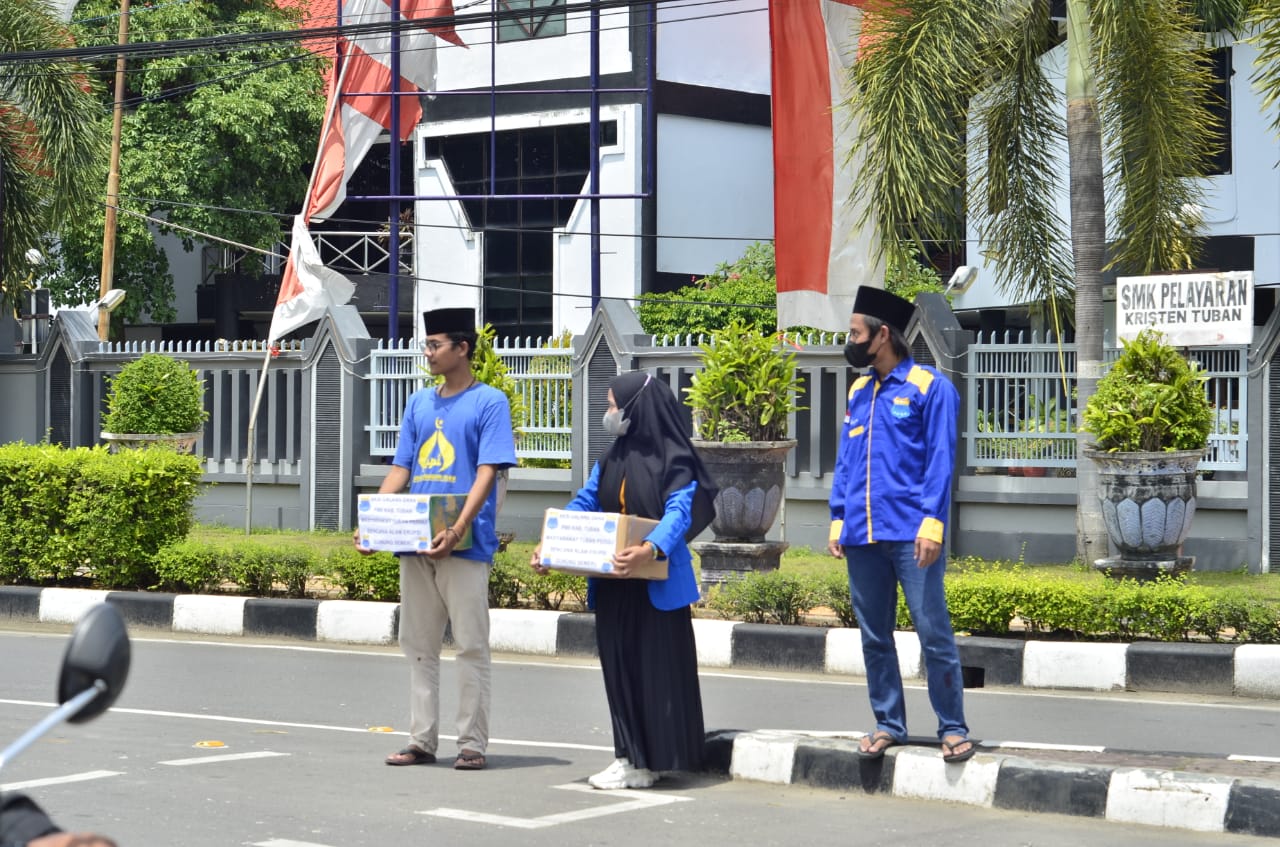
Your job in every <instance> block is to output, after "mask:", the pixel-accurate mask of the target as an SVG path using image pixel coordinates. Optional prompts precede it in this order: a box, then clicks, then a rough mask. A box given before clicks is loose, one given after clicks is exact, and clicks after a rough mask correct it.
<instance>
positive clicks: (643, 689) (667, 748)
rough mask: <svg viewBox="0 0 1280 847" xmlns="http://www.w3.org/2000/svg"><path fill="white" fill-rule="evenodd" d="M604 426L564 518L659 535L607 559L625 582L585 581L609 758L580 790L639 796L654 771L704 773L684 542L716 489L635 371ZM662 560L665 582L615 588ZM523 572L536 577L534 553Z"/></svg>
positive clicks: (698, 527)
mask: <svg viewBox="0 0 1280 847" xmlns="http://www.w3.org/2000/svg"><path fill="white" fill-rule="evenodd" d="M604 426H605V429H606V430H607V431H608V432H610V433H611V434H612V435H614V436H615V438H614V441H613V444H612V445H611V446H610V447H609V449H608V451H606V453H605V455H604V456H603V457H602V458H601V459H600V461H599V462H598V463H597V464H596V466H595V467H594V468H593V469H592V471H591V477H590V478H589V479H588V480H587V483H586V485H584V486H583V487H582V489H581V490H579V491H578V494H577V496H575V497H574V498H573V500H572V501H571V502H570V503H569V505H568V506H566V507H565V508H566V509H569V510H575V511H584V512H620V513H624V514H629V515H636V516H638V517H642V518H650V519H652V520H656V521H658V525H657V527H655V528H654V530H653V531H652V532H650V533H649V534H648V535H647V536H646V537H645V539H644V541H643V542H641V543H640V544H638V545H635V546H632V547H628V548H626V549H624V550H622V551H621V552H619V553H618V554H617V555H616V556H615V557H614V573H615V574H616V575H617V576H619V577H624V578H621V579H613V578H608V579H605V578H600V579H595V578H593V579H591V580H590V591H589V594H588V602H589V604H592V605H593V608H594V609H595V611H596V643H597V646H598V648H599V652H600V667H601V669H602V670H603V671H604V683H605V693H606V695H607V696H608V700H609V714H610V716H611V718H612V721H613V746H614V755H615V756H616V757H617V759H616V760H615V761H614V763H613V764H612V765H610V766H609V767H608V768H606V769H605V770H603V771H601V772H600V773H598V774H595V775H594V776H592V777H590V779H588V782H590V784H591V785H592V786H593V787H595V788H600V789H612V788H648V787H649V786H651V785H653V783H654V782H655V781H656V780H657V779H658V774H659V773H660V772H661V771H690V770H696V769H698V767H700V765H701V764H702V750H703V744H704V730H703V723H702V695H701V693H700V690H699V688H698V656H697V650H696V648H695V646H694V640H693V620H692V615H691V614H690V611H689V606H690V604H692V603H695V602H697V601H698V598H699V594H698V583H697V580H696V579H695V578H694V574H693V556H692V554H691V553H690V552H689V546H688V542H689V541H690V540H691V539H693V538H694V537H695V536H696V535H697V534H698V533H700V532H701V531H702V530H703V529H705V528H706V527H707V525H708V524H710V523H711V520H712V518H713V517H714V516H715V506H714V503H715V497H716V491H717V488H716V484H715V481H714V480H713V479H712V478H711V474H710V473H709V472H708V471H707V468H706V466H705V465H704V464H703V463H702V460H701V459H700V458H699V457H698V455H697V453H696V452H695V451H694V448H693V443H692V442H691V441H690V439H689V424H688V423H686V422H685V419H684V416H683V415H682V414H681V409H680V407H679V405H678V404H677V402H676V398H675V396H674V395H673V394H672V393H671V389H670V388H668V387H667V385H666V384H665V383H662V382H660V381H658V380H655V379H653V378H652V377H651V376H650V375H648V374H645V373H641V372H632V373H625V374H622V375H620V376H617V377H615V378H614V379H613V380H612V381H611V382H610V383H609V411H608V412H607V413H606V414H605V416H604ZM663 558H665V559H666V561H667V578H666V579H665V580H642V579H627V578H625V577H626V576H627V575H628V574H629V573H630V572H631V570H632V569H633V568H635V567H636V566H638V565H642V564H645V563H647V562H650V561H653V560H655V559H663ZM532 564H533V566H534V567H535V568H537V569H538V570H544V569H543V568H542V567H541V562H540V553H539V551H537V550H535V551H534V554H533V561H532Z"/></svg>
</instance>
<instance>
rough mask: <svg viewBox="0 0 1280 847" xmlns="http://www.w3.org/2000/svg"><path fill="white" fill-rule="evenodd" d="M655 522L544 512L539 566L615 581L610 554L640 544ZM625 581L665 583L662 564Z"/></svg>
mask: <svg viewBox="0 0 1280 847" xmlns="http://www.w3.org/2000/svg"><path fill="white" fill-rule="evenodd" d="M657 525H658V522H657V521H652V520H649V519H648V518H638V517H636V516H635V515H620V514H618V513H616V512H569V511H565V510H563V509H547V512H546V514H545V515H544V516H543V519H542V545H541V552H542V564H543V565H544V566H545V567H548V568H552V569H554V570H558V571H567V572H569V573H580V574H586V575H587V576H603V577H611V578H615V579H616V578H617V577H616V576H615V574H614V573H613V554H614V553H617V552H618V551H619V550H622V549H623V548H624V547H631V546H634V545H636V544H640V543H642V542H643V541H644V538H645V536H646V535H648V534H649V533H650V532H652V531H653V528H654V527H655V526H657ZM629 578H634V579H666V578H667V562H666V560H665V559H664V560H662V561H656V562H650V563H648V564H646V565H642V566H641V567H639V568H635V569H633V570H632V571H631V574H630V576H629Z"/></svg>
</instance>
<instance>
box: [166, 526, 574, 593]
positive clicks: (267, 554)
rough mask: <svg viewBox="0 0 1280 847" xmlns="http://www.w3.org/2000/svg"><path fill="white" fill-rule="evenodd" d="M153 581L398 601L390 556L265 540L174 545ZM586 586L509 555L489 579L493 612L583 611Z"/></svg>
mask: <svg viewBox="0 0 1280 847" xmlns="http://www.w3.org/2000/svg"><path fill="white" fill-rule="evenodd" d="M155 570H156V574H157V582H156V585H155V586H153V587H155V588H160V589H163V590H166V591H177V592H191V593H196V594H200V593H206V592H210V591H220V590H233V591H239V592H241V593H244V594H250V595H255V596H267V595H270V594H283V595H284V596H286V597H304V596H306V595H307V593H309V592H310V591H312V590H313V589H315V588H316V587H317V584H318V583H328V585H330V586H332V587H334V588H336V589H337V590H338V591H339V592H340V593H341V595H342V597H343V598H344V599H348V600H387V601H397V600H399V599H400V565H399V562H398V561H397V560H396V557H395V556H393V555H391V554H390V553H373V554H370V555H367V556H366V555H363V554H361V553H358V552H356V551H355V549H354V548H348V547H343V548H339V549H337V550H332V551H330V552H328V553H320V552H316V551H313V550H307V549H300V548H296V547H295V548H290V547H286V546H283V545H280V544H275V543H272V542H271V541H270V540H268V539H264V540H259V541H255V540H252V539H247V540H244V541H237V542H235V543H234V544H227V543H210V542H203V541H193V540H187V541H181V542H178V543H176V544H172V545H170V546H168V547H166V548H165V549H163V550H161V551H160V553H159V555H158V556H157V557H156V567H155ZM586 597H587V580H586V579H585V578H584V577H580V576H571V575H569V574H562V573H554V572H553V573H549V574H545V575H541V574H538V573H535V572H534V571H533V569H532V568H530V567H529V565H528V563H527V562H525V561H524V560H522V559H521V558H520V557H519V556H517V555H515V554H513V553H507V552H502V553H498V554H497V556H496V557H495V559H494V567H493V570H492V571H491V572H490V575H489V605H490V606H492V607H494V608H516V607H533V608H539V609H560V608H562V607H564V606H565V604H566V603H568V604H570V605H573V606H575V607H578V608H583V607H585V606H586Z"/></svg>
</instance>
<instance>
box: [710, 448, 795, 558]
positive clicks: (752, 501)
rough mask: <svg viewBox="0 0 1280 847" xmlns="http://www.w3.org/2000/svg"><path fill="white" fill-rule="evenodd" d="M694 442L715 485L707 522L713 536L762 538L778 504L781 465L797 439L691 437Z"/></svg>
mask: <svg viewBox="0 0 1280 847" xmlns="http://www.w3.org/2000/svg"><path fill="white" fill-rule="evenodd" d="M693 446H694V447H695V448H696V449H697V451H698V453H699V455H701V456H702V461H703V462H705V463H706V465H707V469H708V470H710V471H711V475H712V476H714V477H715V479H716V483H717V484H718V485H719V486H720V493H719V494H718V495H717V496H716V519H715V520H714V521H712V522H711V531H712V532H714V533H715V535H716V541H720V542H725V541H745V542H759V541H764V537H765V535H766V534H767V533H768V532H769V530H770V529H771V528H772V527H773V522H774V520H776V519H777V517H778V507H779V506H781V505H782V497H783V492H784V491H785V490H786V476H785V468H784V467H783V466H784V464H785V463H786V461H787V454H788V453H789V452H791V448H793V447H795V446H796V442H795V441H794V440H791V441H699V440H697V439H694V442H693Z"/></svg>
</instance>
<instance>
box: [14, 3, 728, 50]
mask: <svg viewBox="0 0 1280 847" xmlns="http://www.w3.org/2000/svg"><path fill="white" fill-rule="evenodd" d="M706 2H708V3H716V2H729V0H706ZM637 5H652V6H665V5H671V6H675V7H682V6H685V5H688V4H686V3H683V2H681V0H594V2H579V3H566V4H565V5H564V6H563V9H564V11H565V13H566V14H577V13H579V12H583V13H586V12H590V11H592V10H593V9H598V10H600V11H609V10H614V9H629V8H631V7H633V6H637ZM529 16H530V10H529V9H496V10H493V11H486V12H477V13H473V14H465V15H457V14H455V15H450V16H444V17H438V18H430V19H425V20H421V19H405V18H402V19H400V20H398V21H376V22H372V23H363V24H343V25H341V26H325V27H308V28H299V29H295V30H276V31H268V32H248V33H234V34H221V35H213V36H205V37H199V38H185V39H175V40H167V41H149V42H135V43H133V44H129V45H119V44H100V45H90V46H77V47H60V48H56V49H51V50H31V51H27V52H20V53H0V66H4V65H26V64H36V63H41V62H68V61H78V62H98V61H104V60H109V59H114V58H116V57H117V56H120V55H121V54H123V55H125V56H126V57H128V58H130V59H139V58H146V57H148V56H153V55H154V56H172V55H181V54H184V53H193V52H204V51H211V52H224V51H228V50H232V49H240V48H245V47H253V46H260V45H266V44H279V43H287V42H300V41H312V40H324V39H330V38H338V37H344V38H353V37H356V36H360V35H376V34H384V33H392V32H403V31H406V30H420V29H428V28H429V29H436V28H446V27H454V28H455V29H456V28H461V27H466V26H470V25H474V24H485V23H493V22H494V21H497V22H502V21H511V20H521V19H526V18H528V17H529Z"/></svg>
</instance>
